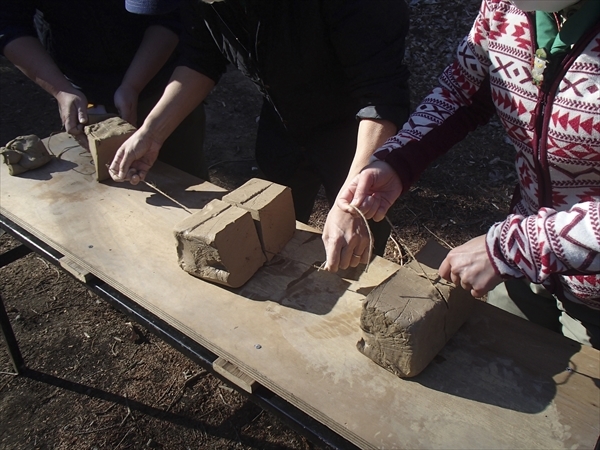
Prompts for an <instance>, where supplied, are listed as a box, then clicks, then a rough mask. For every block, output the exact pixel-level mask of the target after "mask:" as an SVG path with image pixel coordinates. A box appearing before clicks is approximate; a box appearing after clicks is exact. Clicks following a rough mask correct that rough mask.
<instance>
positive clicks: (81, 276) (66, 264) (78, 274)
mask: <svg viewBox="0 0 600 450" xmlns="http://www.w3.org/2000/svg"><path fill="white" fill-rule="evenodd" d="M58 262H59V264H60V266H61V267H62V268H63V269H65V270H66V271H67V272H69V273H70V274H71V275H73V276H74V277H75V278H77V279H78V280H79V281H81V282H82V283H87V282H88V281H89V280H90V278H91V277H92V274H91V273H90V272H89V271H88V270H86V269H85V268H84V267H81V266H80V265H79V264H77V263H76V262H75V261H73V260H71V258H69V257H68V256H63V257H62V258H60V259H59V260H58Z"/></svg>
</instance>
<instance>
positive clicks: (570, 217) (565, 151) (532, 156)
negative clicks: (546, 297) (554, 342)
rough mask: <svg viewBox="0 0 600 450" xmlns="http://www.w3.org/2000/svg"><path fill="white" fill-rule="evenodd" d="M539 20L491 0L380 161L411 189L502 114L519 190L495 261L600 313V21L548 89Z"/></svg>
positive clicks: (499, 231) (498, 234) (496, 242)
mask: <svg viewBox="0 0 600 450" xmlns="http://www.w3.org/2000/svg"><path fill="white" fill-rule="evenodd" d="M534 20H535V19H534V18H533V17H532V16H530V15H528V14H526V13H524V12H522V11H520V10H519V9H517V8H516V7H514V6H513V5H512V4H511V3H510V2H509V1H507V0H483V1H482V5H481V8H480V11H479V15H478V16H477V19H476V20H475V22H474V25H473V28H472V29H471V32H470V33H469V35H468V36H467V37H466V38H465V40H464V41H463V42H462V43H461V45H460V46H459V48H458V51H457V54H456V60H455V62H454V63H453V64H452V65H451V66H449V67H447V68H446V70H445V71H444V73H443V74H442V75H441V77H440V80H439V81H440V85H439V86H438V87H437V88H435V89H434V90H433V91H432V92H431V93H430V94H429V96H427V97H426V98H425V99H424V100H423V102H422V103H421V104H420V105H419V106H418V107H417V109H416V110H415V112H414V113H413V114H412V115H411V117H410V119H409V121H408V122H407V123H406V125H405V126H404V127H403V129H402V130H401V131H400V132H399V133H398V134H397V135H396V136H394V137H392V138H391V139H390V140H389V141H388V142H387V143H386V144H385V145H384V146H383V147H382V148H381V149H380V150H378V151H377V152H376V153H375V157H376V158H379V159H384V160H385V161H386V162H388V163H390V164H391V165H392V166H393V167H394V169H395V170H396V171H397V172H398V174H399V175H400V178H401V180H402V183H403V186H404V190H406V189H407V188H408V187H409V186H410V185H411V184H412V183H413V182H414V181H415V180H416V179H417V178H418V176H419V175H420V174H421V172H422V171H423V170H424V169H425V168H426V167H427V166H428V165H429V163H430V162H431V161H433V159H435V158H436V157H437V156H439V155H441V154H443V153H445V152H446V151H447V150H449V148H450V147H451V146H452V145H454V143H456V142H458V141H460V140H461V139H463V138H464V137H465V136H466V134H467V133H468V132H469V131H471V130H473V129H474V128H475V127H477V126H478V125H481V124H483V123H485V122H487V120H488V119H489V117H490V116H491V114H493V113H494V112H495V113H496V114H497V115H498V116H499V118H500V120H501V121H502V123H503V125H504V127H505V129H506V132H507V133H508V136H509V138H510V140H511V141H512V143H513V144H514V146H515V149H516V151H517V154H516V168H517V172H518V176H519V184H520V186H519V188H520V189H519V190H520V193H519V195H517V197H516V198H515V199H514V201H513V204H514V205H515V206H514V207H513V209H512V211H511V214H510V215H509V216H508V217H507V218H506V220H504V221H503V222H499V223H496V224H495V225H493V226H492V227H491V228H490V230H489V231H488V233H487V246H488V254H489V255H490V258H491V259H492V261H493V263H494V265H495V267H496V269H497V271H498V272H499V273H500V274H501V275H504V276H510V277H517V278H520V277H526V278H527V279H529V280H530V281H532V282H534V283H541V284H543V285H544V286H545V287H547V288H548V289H549V290H550V291H551V292H553V293H555V294H556V295H558V296H559V297H560V298H562V299H568V300H572V301H575V302H578V303H584V304H586V305H587V306H589V307H591V308H594V309H600V23H597V24H596V25H594V26H593V27H592V28H593V29H592V30H590V31H588V32H587V33H586V34H584V36H583V37H582V38H581V39H580V41H579V43H578V44H576V45H575V46H574V48H573V49H572V50H571V51H570V53H569V54H568V55H567V56H566V57H565V59H564V60H563V62H562V67H561V69H560V70H559V73H558V75H557V76H556V78H555V81H552V82H551V84H550V83H549V84H548V87H549V92H548V93H547V94H545V93H544V92H542V90H540V89H539V88H538V87H537V86H535V85H534V84H533V82H532V77H531V69H532V65H533V59H534V54H535V50H536V44H535V42H536V41H535V25H534V23H535V22H534Z"/></svg>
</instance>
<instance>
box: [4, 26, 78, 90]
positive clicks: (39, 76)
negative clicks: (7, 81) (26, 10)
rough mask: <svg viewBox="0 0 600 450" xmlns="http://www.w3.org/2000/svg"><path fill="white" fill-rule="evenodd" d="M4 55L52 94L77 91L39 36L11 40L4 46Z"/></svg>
mask: <svg viewBox="0 0 600 450" xmlns="http://www.w3.org/2000/svg"><path fill="white" fill-rule="evenodd" d="M4 55H5V56H6V58H8V60H9V61H10V62H12V63H13V64H14V65H15V66H16V67H17V68H18V69H19V70H20V71H21V72H23V73H24V74H25V75H26V76H27V77H28V78H30V79H31V80H33V81H34V82H35V83H36V84H37V85H39V86H40V87H42V88H43V89H44V90H45V91H46V92H48V93H49V94H51V95H52V96H54V97H57V96H58V95H59V94H60V93H61V92H69V93H73V92H74V91H75V88H74V87H73V86H72V85H71V83H70V82H69V80H67V79H66V78H65V76H64V75H63V73H62V72H61V71H60V69H59V68H58V66H57V65H56V63H55V62H54V60H53V59H52V58H51V57H50V55H49V54H48V53H47V52H46V50H45V49H44V47H43V46H42V44H41V42H40V41H39V40H38V39H37V38H34V37H32V36H23V37H20V38H17V39H15V40H13V41H11V42H9V43H8V44H7V45H6V47H5V48H4Z"/></svg>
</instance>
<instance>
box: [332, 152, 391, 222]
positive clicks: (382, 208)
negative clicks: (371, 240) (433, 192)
mask: <svg viewBox="0 0 600 450" xmlns="http://www.w3.org/2000/svg"><path fill="white" fill-rule="evenodd" d="M401 193H402V182H401V181H400V178H399V177H398V174H397V173H396V171H395V170H394V169H393V168H392V166H390V165H389V164H388V163H386V162H383V161H376V162H373V163H371V164H369V165H368V166H367V167H365V168H364V169H363V170H362V171H361V172H360V173H359V174H358V175H357V176H356V177H354V179H353V180H352V181H351V182H350V183H348V184H347V185H346V186H345V187H344V188H342V190H341V191H340V194H339V195H338V199H337V201H336V205H337V206H338V207H339V208H340V209H341V210H342V211H345V212H347V213H350V214H354V215H356V211H354V208H353V207H356V208H358V209H359V210H360V212H362V213H363V215H364V216H365V218H367V219H373V220H375V222H379V221H381V220H383V219H384V218H385V215H386V213H387V211H388V210H389V209H390V207H391V206H392V205H393V204H394V202H395V201H396V200H397V199H398V197H400V194H401Z"/></svg>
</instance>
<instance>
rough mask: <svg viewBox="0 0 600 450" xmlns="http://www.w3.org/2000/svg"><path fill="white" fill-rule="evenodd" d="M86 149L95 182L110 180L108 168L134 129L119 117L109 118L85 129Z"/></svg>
mask: <svg viewBox="0 0 600 450" xmlns="http://www.w3.org/2000/svg"><path fill="white" fill-rule="evenodd" d="M84 130H85V134H86V135H87V138H88V148H89V150H90V153H91V154H92V158H93V160H94V166H95V167H96V180H98V181H103V180H106V179H108V178H110V174H109V173H108V167H107V166H109V165H110V163H111V162H112V160H113V158H114V157H115V154H116V153H117V150H119V147H120V146H121V144H123V142H125V141H126V140H127V139H129V137H130V136H131V135H132V134H133V133H135V130H136V128H135V127H134V126H133V125H131V124H130V123H128V122H126V121H124V120H123V119H121V118H120V117H111V118H109V119H106V120H103V121H101V122H98V123H95V124H92V125H88V126H86V127H85V129H84Z"/></svg>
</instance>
